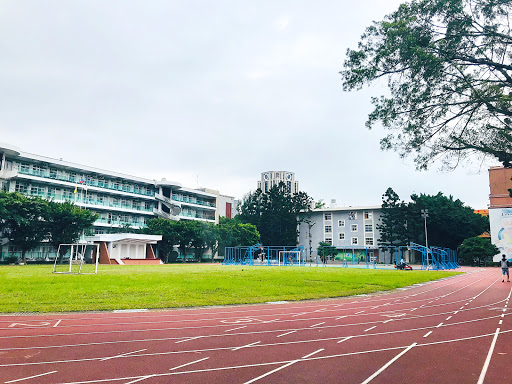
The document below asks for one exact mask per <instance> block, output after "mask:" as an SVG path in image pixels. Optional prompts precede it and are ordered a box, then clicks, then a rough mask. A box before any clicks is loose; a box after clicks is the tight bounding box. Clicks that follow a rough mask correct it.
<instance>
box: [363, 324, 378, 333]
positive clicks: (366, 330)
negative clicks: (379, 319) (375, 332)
mask: <svg viewBox="0 0 512 384" xmlns="http://www.w3.org/2000/svg"><path fill="white" fill-rule="evenodd" d="M373 328H377V326H376V325H374V326H373V327H370V328H368V329H365V330H364V331H363V332H368V331H370V330H372V329H373Z"/></svg>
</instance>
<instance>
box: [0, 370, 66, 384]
mask: <svg viewBox="0 0 512 384" xmlns="http://www.w3.org/2000/svg"><path fill="white" fill-rule="evenodd" d="M56 372H57V371H51V372H46V373H41V374H39V375H34V376H29V377H23V378H22V379H16V380H10V381H6V382H5V383H6V384H7V383H16V382H18V381H22V380H28V379H33V378H34V377H41V376H46V375H50V374H52V373H56Z"/></svg>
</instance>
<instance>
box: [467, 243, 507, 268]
mask: <svg viewBox="0 0 512 384" xmlns="http://www.w3.org/2000/svg"><path fill="white" fill-rule="evenodd" d="M458 251H459V252H458V253H459V259H462V261H463V262H464V264H466V265H473V264H477V265H480V264H481V263H482V262H483V261H492V257H493V256H494V255H497V254H498V253H499V252H500V250H499V249H498V248H497V247H496V246H495V245H494V244H492V243H491V239H486V238H483V237H470V238H469V239H466V240H464V241H463V242H462V244H461V245H460V247H459V250H458Z"/></svg>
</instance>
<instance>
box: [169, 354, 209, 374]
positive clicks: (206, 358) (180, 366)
mask: <svg viewBox="0 0 512 384" xmlns="http://www.w3.org/2000/svg"><path fill="white" fill-rule="evenodd" d="M208 359H209V357H205V358H203V359H199V360H196V361H191V362H190V363H185V364H181V365H178V366H177V367H174V368H171V369H169V371H174V370H175V369H178V368H183V367H186V366H187V365H191V364H195V363H199V362H200V361H203V360H208Z"/></svg>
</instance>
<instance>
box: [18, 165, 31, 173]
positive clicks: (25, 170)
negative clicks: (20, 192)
mask: <svg viewBox="0 0 512 384" xmlns="http://www.w3.org/2000/svg"><path fill="white" fill-rule="evenodd" d="M18 170H19V171H20V172H21V173H28V172H29V171H30V165H28V164H24V163H20V165H19V166H18Z"/></svg>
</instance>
